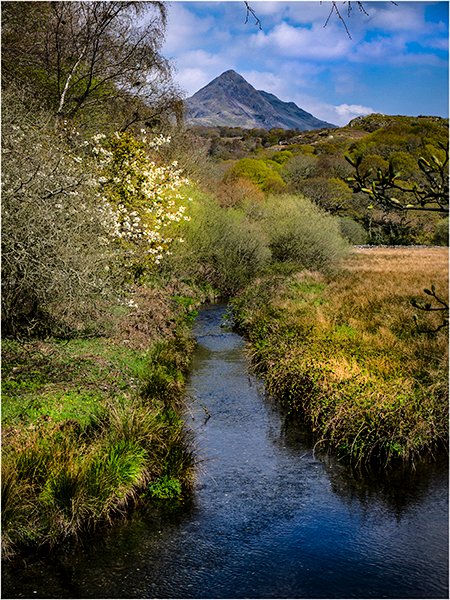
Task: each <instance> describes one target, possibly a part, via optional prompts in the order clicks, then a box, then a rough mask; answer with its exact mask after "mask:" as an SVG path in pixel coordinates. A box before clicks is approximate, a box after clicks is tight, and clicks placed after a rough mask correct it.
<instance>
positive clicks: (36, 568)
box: [2, 305, 448, 598]
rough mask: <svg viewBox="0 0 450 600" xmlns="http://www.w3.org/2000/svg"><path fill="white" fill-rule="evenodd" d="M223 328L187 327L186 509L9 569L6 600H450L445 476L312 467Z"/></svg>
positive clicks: (215, 314)
mask: <svg viewBox="0 0 450 600" xmlns="http://www.w3.org/2000/svg"><path fill="white" fill-rule="evenodd" d="M225 318H226V306H225V305H212V306H210V307H206V308H205V309H203V310H202V311H201V313H200V315H199V317H198V319H197V321H196V324H195V328H194V335H195V337H196V339H197V342H198V346H197V350H196V352H195V356H194V360H193V368H192V372H191V376H190V379H189V382H188V388H187V395H188V399H187V400H188V401H187V405H188V408H187V415H186V420H187V422H188V423H189V426H190V427H192V429H193V431H194V436H195V440H196V447H197V455H198V457H199V465H198V481H197V485H196V490H195V496H194V499H193V502H192V504H190V505H189V506H188V507H185V508H184V509H182V510H176V511H172V512H168V513H166V512H163V513H162V512H160V513H158V515H147V516H146V517H143V516H142V515H141V516H135V517H134V518H132V519H131V520H130V521H129V522H127V523H122V524H116V525H115V526H114V527H112V528H111V529H110V530H108V531H107V532H104V531H103V532H100V533H98V534H96V535H95V536H93V537H92V538H90V539H89V540H88V541H85V542H84V543H83V544H81V545H79V546H78V547H76V548H75V549H73V548H71V549H66V550H65V551H61V552H58V553H56V554H55V555H53V556H52V557H50V558H39V559H38V558H30V559H25V560H24V561H22V562H21V563H20V565H18V564H15V565H14V567H12V566H9V567H8V566H6V567H5V568H4V572H3V582H2V584H3V585H2V587H3V594H2V596H3V598H448V470H447V466H446V464H439V463H438V464H435V465H428V466H422V467H420V468H418V469H417V471H416V472H415V473H391V474H386V475H385V476H383V477H381V476H377V477H372V478H369V477H366V478H364V479H362V478H361V477H356V476H354V475H352V474H351V473H350V472H349V471H348V469H346V468H345V467H344V466H342V465H339V464H338V463H336V462H335V461H333V460H332V459H331V458H327V457H324V456H316V455H315V454H314V452H313V448H312V445H311V442H310V439H309V436H308V433H307V432H306V431H305V430H304V429H303V428H302V425H301V424H300V423H296V422H295V420H294V419H293V418H292V417H289V416H288V415H284V414H283V412H282V411H281V410H280V409H279V407H278V406H277V405H276V404H275V403H274V402H273V401H272V400H271V399H270V398H267V397H266V395H265V394H264V388H263V385H262V383H261V382H260V381H259V380H258V379H256V378H255V377H254V376H253V375H251V374H250V370H249V364H248V360H247V358H246V353H245V342H244V340H243V339H242V337H241V336H239V335H237V334H236V333H235V332H233V331H232V329H231V328H230V327H227V326H224V325H223V323H224V319H225ZM225 320H226V319H225Z"/></svg>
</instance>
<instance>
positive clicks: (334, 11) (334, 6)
mask: <svg viewBox="0 0 450 600" xmlns="http://www.w3.org/2000/svg"><path fill="white" fill-rule="evenodd" d="M244 4H245V9H246V17H245V22H246V23H248V20H249V18H250V16H252V17H253V18H254V20H255V24H256V25H257V26H258V27H259V29H262V23H261V19H260V18H259V17H258V15H257V14H256V11H255V10H254V9H253V8H252V7H251V6H250V4H249V3H248V2H244ZM392 4H395V5H397V3H396V2H392ZM342 5H343V6H345V5H347V6H346V13H347V17H350V15H351V13H352V10H353V7H354V5H356V7H357V9H358V10H359V11H360V12H362V13H364V14H365V15H366V16H369V13H368V12H367V10H366V9H365V6H364V2H360V1H359V0H355V1H354V2H352V0H348V1H347V0H344V1H343V2H342ZM333 15H336V16H337V18H338V19H339V20H340V21H341V23H342V25H343V26H344V28H345V31H346V33H347V35H348V37H349V38H350V39H351V37H352V36H351V35H350V30H349V28H348V25H347V21H346V20H345V16H344V15H343V11H342V10H341V9H340V8H339V3H338V2H336V1H332V2H331V7H330V12H329V14H328V17H327V19H326V21H325V25H324V27H326V26H327V25H328V23H329V21H330V19H331V18H332V16H333Z"/></svg>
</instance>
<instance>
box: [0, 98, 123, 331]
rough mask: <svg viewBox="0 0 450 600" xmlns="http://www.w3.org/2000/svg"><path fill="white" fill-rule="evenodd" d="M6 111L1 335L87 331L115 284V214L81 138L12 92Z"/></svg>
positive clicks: (5, 101) (4, 111) (3, 164)
mask: <svg viewBox="0 0 450 600" xmlns="http://www.w3.org/2000/svg"><path fill="white" fill-rule="evenodd" d="M2 108H3V119H4V120H3V127H2V134H3V140H2V142H3V162H2V176H3V195H2V196H3V197H2V234H3V235H2V258H3V265H2V275H3V277H2V296H3V302H2V324H3V331H4V333H5V334H12V335H15V334H17V333H19V331H23V330H24V329H26V330H27V331H28V332H30V331H32V330H34V332H38V331H39V330H40V331H41V333H42V332H43V333H49V332H54V333H60V332H62V331H66V332H67V331H73V330H80V329H83V328H85V327H87V326H88V325H89V324H91V323H93V322H94V321H95V319H96V317H97V316H98V314H99V308H100V306H101V302H102V300H104V299H105V298H108V297H109V295H110V293H111V291H112V289H113V286H114V284H115V281H114V278H113V275H112V274H113V269H112V267H113V258H114V251H113V248H112V247H111V246H110V244H109V236H110V233H111V231H112V227H113V222H112V219H111V214H110V212H109V210H108V208H107V207H106V206H105V205H103V204H101V203H99V202H98V199H97V198H96V196H95V192H96V190H95V186H94V185H93V183H92V178H91V176H90V173H89V171H90V170H91V172H92V169H93V165H92V164H90V163H89V160H88V159H87V158H86V157H82V155H81V154H80V153H79V147H80V145H79V144H77V143H76V140H73V141H72V143H69V141H68V140H67V137H64V136H63V135H62V134H61V133H58V132H56V131H55V129H54V123H53V122H52V120H51V118H50V117H49V115H48V114H47V113H45V112H43V111H40V110H38V107H36V106H35V107H33V112H30V109H29V108H28V107H25V106H24V105H23V104H22V102H21V99H20V98H19V97H18V95H15V94H14V93H13V92H11V91H9V92H6V93H5V94H4V97H3V98H2ZM77 152H78V153H77Z"/></svg>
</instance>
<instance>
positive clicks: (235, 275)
mask: <svg viewBox="0 0 450 600" xmlns="http://www.w3.org/2000/svg"><path fill="white" fill-rule="evenodd" d="M192 195H193V197H194V200H193V202H192V206H191V217H192V218H191V221H190V222H189V223H185V224H184V226H183V231H182V235H183V238H184V240H185V241H184V242H183V244H180V245H179V246H178V248H177V249H176V251H175V252H174V255H173V257H172V268H174V269H175V270H176V271H177V272H179V273H180V274H182V275H183V276H184V277H186V276H187V277H191V278H194V279H196V280H202V281H206V282H208V283H209V284H211V285H212V286H213V287H215V288H216V289H218V290H220V292H221V293H222V294H225V295H228V294H232V293H234V291H236V290H237V289H239V288H240V287H242V286H244V285H245V284H246V283H248V282H249V281H250V279H251V278H252V277H254V276H255V275H256V274H257V273H258V272H260V271H261V269H262V268H264V266H265V265H266V263H267V262H268V260H269V258H270V251H269V249H268V247H267V244H266V238H265V235H264V233H263V232H262V230H261V228H260V227H259V225H258V223H255V222H254V221H253V220H252V219H251V218H250V217H248V216H247V215H246V214H245V212H244V211H242V210H238V209H228V210H226V209H223V208H221V207H220V206H219V204H218V203H217V202H216V201H215V200H213V199H212V198H208V197H206V196H199V197H195V195H194V194H192Z"/></svg>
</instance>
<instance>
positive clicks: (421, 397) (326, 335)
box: [235, 248, 448, 465]
mask: <svg viewBox="0 0 450 600" xmlns="http://www.w3.org/2000/svg"><path fill="white" fill-rule="evenodd" d="M447 261H448V250H447V249H444V248H441V249H438V248H377V249H375V248H373V249H355V251H354V252H353V254H352V255H351V256H350V257H349V258H348V259H347V260H346V262H345V266H344V268H343V270H342V272H340V273H339V274H338V275H336V276H334V277H332V278H325V277H324V276H323V275H320V274H318V273H313V272H302V273H299V274H296V275H292V276H291V277H290V278H289V279H287V280H285V281H284V283H283V282H281V281H280V280H278V281H277V285H274V282H273V281H271V282H270V281H267V280H261V281H260V282H259V285H258V286H255V287H253V289H251V290H247V292H246V293H245V294H244V295H243V296H241V297H240V298H239V299H238V300H237V301H236V302H235V311H236V319H237V323H238V325H239V326H241V327H242V328H243V329H244V330H245V331H247V333H248V336H249V338H250V341H251V348H252V350H251V352H252V357H253V362H254V364H255V367H256V368H257V369H258V370H259V371H260V372H262V373H263V374H264V377H265V380H266V385H267V390H268V392H269V393H270V394H272V395H273V396H275V397H277V398H279V399H280V400H282V401H283V402H285V403H286V404H287V405H288V406H289V407H290V408H291V409H292V410H296V411H299V412H300V413H301V414H302V415H303V416H304V418H305V420H306V421H307V422H308V423H309V425H310V427H311V429H312V431H313V432H314V434H315V437H316V440H317V445H318V446H319V447H325V448H328V449H331V450H333V451H335V452H337V453H338V454H339V455H340V456H342V457H345V458H346V459H348V460H350V461H351V462H353V463H354V464H358V465H362V464H368V463H370V462H377V463H381V464H388V463H391V462H395V461H397V460H401V461H404V462H409V463H414V461H415V460H416V459H417V458H418V457H419V456H422V455H424V454H433V453H434V452H435V451H436V450H437V449H438V448H441V447H445V446H446V444H447V440H448V412H447V411H448V336H447V330H445V329H443V330H440V331H439V332H437V333H436V334H433V335H431V334H423V333H419V331H418V329H417V327H416V324H415V322H414V318H413V317H414V313H415V312H419V311H417V310H416V309H414V308H413V306H412V305H411V300H412V299H413V298H418V297H420V296H421V295H422V296H423V294H421V292H422V289H423V288H425V287H428V288H429V287H430V285H431V284H432V283H434V284H435V286H436V290H437V291H438V292H439V293H440V295H441V296H442V297H448V262H447ZM440 318H441V317H440V316H439V313H437V312H436V313H425V312H424V313H423V314H421V315H419V322H420V323H421V325H423V326H424V328H427V329H434V328H436V327H437V325H438V324H439V323H440Z"/></svg>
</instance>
